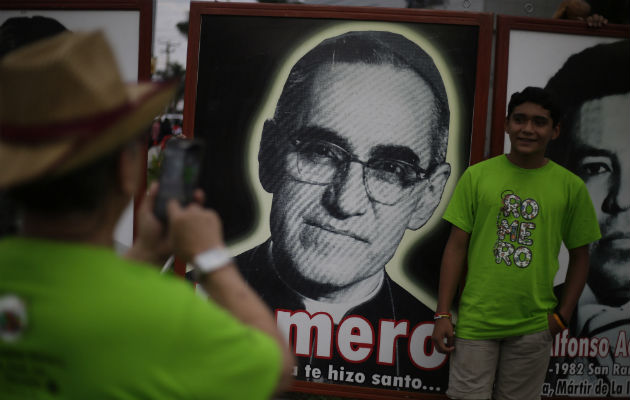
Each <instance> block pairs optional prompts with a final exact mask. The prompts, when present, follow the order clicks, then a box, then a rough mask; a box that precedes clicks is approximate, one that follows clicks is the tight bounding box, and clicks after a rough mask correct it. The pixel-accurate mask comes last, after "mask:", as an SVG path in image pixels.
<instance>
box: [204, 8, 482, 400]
mask: <svg viewBox="0 0 630 400" xmlns="http://www.w3.org/2000/svg"><path fill="white" fill-rule="evenodd" d="M192 6H193V7H195V4H193V5H192ZM193 11H194V10H193ZM478 36H479V27H478V26H473V25H448V24H431V23H412V22H396V23H394V22H384V21H361V20H343V19H332V18H331V19H322V18H286V17H282V18H280V17H263V16H251V15H250V16H229V15H202V16H201V30H200V39H199V55H198V58H199V62H198V71H197V83H196V103H195V119H194V135H195V137H196V138H202V139H204V140H205V142H206V144H207V145H206V148H207V150H208V151H207V154H206V159H207V164H206V165H205V167H204V170H203V172H202V180H203V182H204V183H203V186H204V189H205V191H206V193H207V194H208V205H209V206H211V207H213V208H215V209H217V210H218V212H219V213H220V214H221V216H222V218H223V222H224V227H225V232H226V239H227V242H228V245H229V247H230V250H231V251H232V252H233V253H234V254H236V255H237V257H236V261H237V264H238V266H239V268H240V270H241V272H242V274H243V276H244V277H245V279H246V280H247V281H248V282H249V283H250V284H251V285H252V286H253V287H254V288H255V289H256V290H257V291H258V293H259V294H260V295H261V297H262V298H263V299H264V301H265V302H266V303H267V304H268V305H269V306H270V307H271V308H272V309H273V312H274V313H275V316H276V320H277V324H278V327H279V328H280V330H281V331H282V332H283V334H284V335H285V336H286V337H287V338H288V339H289V342H290V343H291V346H292V347H293V350H294V353H295V355H296V359H297V365H296V366H295V368H294V370H293V375H294V377H295V378H296V379H297V380H299V381H305V382H322V383H332V384H340V385H355V386H356V385H358V386H363V387H369V388H378V389H389V390H400V391H409V392H423V393H443V392H444V391H445V390H446V385H447V378H448V358H447V357H446V356H445V355H443V354H440V353H438V352H437V351H435V349H434V348H433V346H432V344H431V340H430V336H431V333H432V330H433V310H434V309H435V303H436V292H437V279H438V274H439V266H440V258H441V253H442V249H443V246H444V244H445V242H446V238H447V235H448V229H449V226H448V224H446V223H445V222H444V221H442V220H441V215H442V213H443V210H444V208H445V206H446V204H447V202H448V199H449V198H450V195H451V192H452V190H453V188H454V186H455V183H456V181H457V179H458V177H459V176H460V175H461V173H462V172H463V170H464V169H465V168H466V166H467V165H468V163H469V154H470V148H471V136H472V134H471V132H472V120H473V118H472V116H473V103H474V95H475V77H476V75H475V74H476V65H477V52H478V51H477V50H478V49H477V40H478ZM482 139H483V138H482Z"/></svg>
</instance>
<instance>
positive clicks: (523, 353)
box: [494, 329, 553, 400]
mask: <svg viewBox="0 0 630 400" xmlns="http://www.w3.org/2000/svg"><path fill="white" fill-rule="evenodd" d="M552 341H553V338H552V336H551V332H549V330H548V329H546V330H544V331H542V332H537V333H532V334H529V335H523V336H516V337H512V338H506V339H504V340H503V341H502V343H501V357H500V359H499V367H498V369H497V380H496V385H495V388H494V399H496V400H534V399H540V391H541V389H542V385H543V383H544V381H545V375H546V374H547V368H548V367H549V358H550V355H551V343H552Z"/></svg>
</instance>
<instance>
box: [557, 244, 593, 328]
mask: <svg viewBox="0 0 630 400" xmlns="http://www.w3.org/2000/svg"><path fill="white" fill-rule="evenodd" d="M588 269H589V256H588V245H584V246H580V247H576V248H574V249H571V250H569V266H568V268H567V276H566V279H565V282H564V287H563V290H562V295H561V298H560V302H559V303H558V308H557V312H558V314H560V317H561V318H562V319H563V320H564V321H565V323H566V324H568V323H569V320H570V319H571V316H572V315H573V310H574V309H575V306H576V304H577V302H578V299H579V297H580V294H582V290H583V289H584V285H585V284H586V278H587V277H588ZM549 329H550V330H551V332H552V333H553V334H555V333H558V332H561V331H562V330H563V329H562V327H561V326H560V325H559V324H558V323H557V322H556V320H555V319H554V318H549Z"/></svg>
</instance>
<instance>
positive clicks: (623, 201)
mask: <svg viewBox="0 0 630 400" xmlns="http://www.w3.org/2000/svg"><path fill="white" fill-rule="evenodd" d="M629 38H630V27H629V26H628V25H607V26H605V27H603V28H599V29H593V28H588V27H587V26H586V24H585V23H583V22H577V21H563V20H559V21H556V20H549V19H544V20H543V19H531V18H521V17H508V16H499V17H498V21H497V51H496V63H495V65H496V69H495V82H494V106H493V119H492V132H493V135H492V139H491V153H492V154H493V155H497V154H501V153H504V152H508V151H509V140H507V139H506V138H507V135H506V134H505V133H504V129H503V126H504V121H505V115H506V109H507V103H508V101H509V97H510V96H511V95H512V94H513V93H514V92H517V91H520V90H522V89H523V88H525V87H526V86H539V87H545V88H547V89H549V90H550V91H551V92H552V93H553V95H554V97H555V99H556V100H557V101H558V102H559V104H560V105H561V107H562V108H563V115H562V117H561V118H559V123H560V135H559V137H558V139H556V140H555V141H553V142H551V144H550V145H549V147H548V149H547V150H548V151H547V156H548V157H549V158H550V159H551V160H552V161H554V162H557V163H558V164H560V165H562V166H564V167H566V168H568V169H569V170H570V171H572V172H574V173H575V174H577V175H578V176H579V177H581V178H582V179H583V180H584V182H585V183H586V187H587V189H588V191H589V193H590V195H591V199H592V201H593V205H594V207H595V211H596V213H597V217H598V220H599V225H600V231H601V233H602V239H601V240H599V241H598V242H595V243H593V244H592V245H591V246H590V250H589V253H590V271H589V276H588V280H587V284H586V287H585V289H584V291H583V292H582V294H581V296H580V298H579V301H578V304H577V306H576V308H575V312H574V314H573V316H572V318H571V320H570V322H569V327H568V329H567V330H565V331H564V332H562V333H561V334H558V335H557V336H556V337H555V339H554V342H553V350H552V359H551V363H550V365H549V371H548V374H547V380H546V382H545V385H544V387H543V394H544V395H546V396H554V397H558V398H562V397H569V398H573V397H575V396H582V397H590V398H597V397H627V396H629V395H630V381H629V374H628V366H629V365H630V352H629V350H628V335H629V334H630V313H629V311H628V310H629V308H628V306H629V304H630V245H629V243H630V242H629V241H628V238H630V231H629V230H628V229H629V227H630V219H629V218H630V217H629V216H630V214H629V213H628V207H629V201H630V200H629V199H628V195H627V193H628V185H629V184H630V180H629V179H628V174H629V173H630V164H629V160H630V119H629V118H628V110H630V87H629V86H630V85H629V80H630V73H629V71H630V65H629V60H630V43H629V41H628V39H629ZM567 264H568V252H567V250H566V248H564V247H563V249H562V251H561V254H560V269H559V271H558V273H557V275H556V278H555V282H554V284H555V285H556V292H557V293H556V294H557V296H558V298H561V293H562V288H563V283H564V281H565V277H566V273H567Z"/></svg>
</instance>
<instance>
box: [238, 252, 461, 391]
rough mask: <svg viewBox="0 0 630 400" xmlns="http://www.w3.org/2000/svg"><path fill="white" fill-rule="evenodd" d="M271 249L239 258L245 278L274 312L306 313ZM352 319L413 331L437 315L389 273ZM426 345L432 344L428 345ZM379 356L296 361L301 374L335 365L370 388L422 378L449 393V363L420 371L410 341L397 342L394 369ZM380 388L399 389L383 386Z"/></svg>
mask: <svg viewBox="0 0 630 400" xmlns="http://www.w3.org/2000/svg"><path fill="white" fill-rule="evenodd" d="M270 245H271V241H270V240H267V241H266V242H265V243H263V244H261V245H259V246H257V247H255V248H253V249H251V250H248V251H246V252H244V253H242V254H240V255H238V256H237V257H236V262H237V265H238V268H239V270H240V271H241V274H242V275H243V277H244V278H245V280H246V281H247V282H248V283H249V284H250V285H251V286H252V287H253V288H254V289H255V290H256V291H257V292H258V293H259V295H260V296H261V297H262V298H263V300H264V301H265V302H266V303H267V305H268V306H269V307H270V308H271V309H272V310H273V311H274V312H275V311H276V310H277V309H282V310H291V311H296V310H304V309H305V306H304V303H303V301H302V300H301V299H300V296H299V295H297V293H296V292H294V291H293V290H291V289H290V288H289V287H287V285H286V284H285V283H284V282H283V281H282V280H281V279H280V278H279V277H278V275H277V273H276V272H275V269H274V267H273V266H272V262H271V255H270V253H271V251H270ZM349 315H358V316H362V317H363V318H365V319H367V320H368V321H369V322H370V324H371V325H372V326H373V327H374V329H375V330H376V329H377V327H378V326H379V321H380V320H395V321H400V320H406V321H409V330H410V331H411V329H413V328H414V327H415V326H416V325H417V324H419V323H421V322H431V323H432V322H433V311H432V310H431V309H429V308H428V307H427V306H425V305H424V304H423V303H421V302H420V301H419V300H418V299H416V298H415V297H414V296H412V295H411V294H409V292H407V291H406V290H405V289H403V288H402V287H401V286H400V285H398V284H397V283H396V282H394V281H393V280H392V279H391V278H390V277H389V275H388V274H387V272H385V277H384V282H383V284H382V285H381V288H380V289H379V291H378V292H377V293H376V294H375V295H374V296H373V297H371V298H370V299H369V300H368V301H366V302H364V303H362V304H359V305H358V306H355V307H354V308H351V309H350V310H349V311H348V312H346V314H345V315H344V318H345V317H347V316H349ZM341 320H343V318H342V319H341ZM336 328H337V326H335V329H336ZM429 342H430V340H429ZM425 345H428V344H427V343H425ZM375 347H376V346H375ZM376 353H377V351H376V349H375V350H374V351H373V352H372V354H371V355H370V357H369V358H368V359H367V360H366V361H365V362H362V363H352V362H348V361H346V360H344V359H343V358H342V357H341V356H340V355H339V354H338V351H337V350H336V349H335V350H333V358H332V359H318V358H314V357H312V356H311V357H304V356H297V357H296V358H297V362H298V366H299V369H300V370H303V368H304V366H306V365H310V366H311V368H319V369H320V370H321V371H324V372H325V371H328V370H329V368H330V367H329V366H330V365H333V367H334V368H336V369H337V370H339V369H340V367H344V370H346V371H348V370H349V371H360V372H363V373H364V374H365V375H366V377H367V380H366V383H368V384H369V382H370V379H371V376H372V375H373V374H379V375H380V376H382V375H390V376H402V377H404V376H405V375H410V376H411V377H412V378H413V377H417V378H421V379H422V380H423V382H426V383H427V385H428V384H429V383H430V384H431V386H432V387H435V386H439V387H441V388H442V389H441V390H440V391H445V390H446V384H447V378H448V363H444V365H442V366H441V367H440V368H438V369H435V370H426V369H420V368H418V367H417V366H415V365H414V364H413V363H412V361H411V360H410V355H409V353H408V340H407V338H399V339H398V340H397V341H396V348H395V354H397V357H396V358H395V360H396V361H395V362H394V365H391V366H390V365H380V364H377V362H376V358H377V354H376ZM307 380H311V381H317V382H324V383H327V382H328V381H327V379H326V376H325V374H324V377H323V378H322V379H307ZM330 383H332V382H330ZM335 383H339V382H335ZM379 388H383V389H395V388H387V387H383V386H380V385H379ZM401 389H403V388H401ZM405 390H410V389H405Z"/></svg>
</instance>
